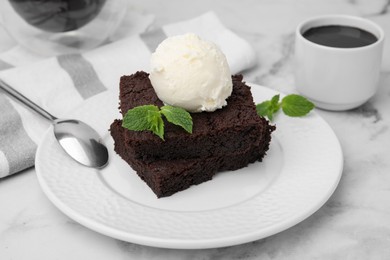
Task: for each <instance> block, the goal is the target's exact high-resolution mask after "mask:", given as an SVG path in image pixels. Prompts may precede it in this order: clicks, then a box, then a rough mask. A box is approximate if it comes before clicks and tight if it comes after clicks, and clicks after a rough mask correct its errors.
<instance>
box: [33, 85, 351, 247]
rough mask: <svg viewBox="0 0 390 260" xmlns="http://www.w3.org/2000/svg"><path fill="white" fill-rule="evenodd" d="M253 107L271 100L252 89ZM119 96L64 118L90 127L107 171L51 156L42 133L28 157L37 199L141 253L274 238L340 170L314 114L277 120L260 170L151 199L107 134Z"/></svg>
mask: <svg viewBox="0 0 390 260" xmlns="http://www.w3.org/2000/svg"><path fill="white" fill-rule="evenodd" d="M252 86H253V87H252V93H253V96H254V99H255V101H256V102H261V101H263V100H265V99H269V98H271V97H272V96H273V95H274V94H276V92H274V91H272V90H270V89H267V88H264V87H261V86H257V85H254V84H252ZM117 107H118V95H117V94H115V93H111V92H105V93H101V94H99V95H98V96H96V97H94V98H91V99H90V100H88V101H86V102H85V103H84V104H83V105H82V106H81V107H79V108H78V109H76V110H75V111H74V112H73V113H71V114H70V115H69V118H72V117H74V118H78V119H81V120H84V121H85V122H87V123H89V124H91V125H92V126H93V127H94V128H95V129H97V130H98V132H99V133H100V134H101V135H102V136H103V139H104V142H105V143H106V144H107V146H108V148H109V151H110V162H109V166H108V167H106V168H104V169H102V170H95V169H91V168H86V167H83V166H80V165H79V164H77V163H76V162H74V161H73V160H72V159H70V158H69V157H68V156H67V155H66V154H65V153H64V151H63V150H62V149H61V148H60V147H59V145H58V144H57V143H56V141H55V139H54V135H53V134H52V131H51V129H50V130H49V131H48V132H47V133H46V134H45V136H44V138H43V141H42V143H41V144H40V146H39V148H38V152H37V155H36V171H37V175H38V179H39V182H40V184H41V186H42V189H43V191H44V192H45V193H46V195H47V196H48V198H49V199H50V200H51V201H52V202H53V203H54V204H55V205H56V206H57V207H58V208H59V209H60V210H61V211H63V212H64V213H65V214H66V215H68V216H69V217H70V218H72V219H74V220H75V221H77V222H79V223H81V224H82V225H84V226H86V227H88V228H90V229H92V230H95V231H97V232H100V233H102V234H105V235H108V236H111V237H114V238H117V239H121V240H124V241H128V242H133V243H138V244H142V245H148V246H155V247H166V248H186V249H195V248H212V247H223V246H230V245H236V244H241V243H245V242H249V241H253V240H257V239H260V238H264V237H267V236H270V235H272V234H275V233H278V232H280V231H283V230H285V229H287V228H289V227H291V226H293V225H295V224H297V223H299V222H300V221H302V220H304V219H305V218H307V217H308V216H310V215H311V214H312V213H314V212H315V211H316V210H318V209H319V208H320V207H321V206H322V205H323V204H324V203H325V202H326V201H327V200H328V198H329V197H330V195H331V194H332V193H333V191H334V190H335V188H336V186H337V184H338V182H339V179H340V176H341V173H342V168H343V157H342V151H341V148H340V145H339V142H338V140H337V138H336V136H335V134H334V133H333V131H332V130H331V128H330V127H329V126H328V124H327V123H326V122H325V121H324V120H323V119H322V118H321V117H320V116H318V115H317V114H316V113H315V112H312V113H310V114H309V115H308V116H306V117H304V118H288V117H286V116H284V115H283V114H278V116H277V120H276V121H275V124H276V126H277V129H276V131H275V132H274V133H273V137H272V142H271V146H270V150H269V152H268V155H267V156H266V157H265V158H264V161H263V162H261V163H254V164H251V165H250V166H249V167H246V168H243V169H240V170H237V171H232V172H223V173H219V174H217V175H216V176H215V177H214V179H213V180H212V181H209V182H206V183H203V184H200V185H197V186H192V187H190V188H189V189H187V190H185V191H182V192H178V193H176V194H174V195H172V196H170V197H166V198H161V199H157V198H156V196H155V195H154V193H153V192H152V191H151V190H150V189H149V188H148V187H147V185H146V184H145V183H144V182H143V181H142V180H141V179H140V178H138V176H137V175H136V174H135V173H134V172H133V170H132V169H131V168H130V167H129V166H128V165H127V164H126V163H125V162H124V161H122V160H121V159H120V158H119V156H118V155H116V154H115V152H114V151H113V141H112V139H111V136H110V135H109V132H108V130H107V129H108V128H109V125H110V123H111V122H112V121H113V120H114V119H115V118H120V115H119V112H118V109H117Z"/></svg>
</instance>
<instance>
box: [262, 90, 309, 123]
mask: <svg viewBox="0 0 390 260" xmlns="http://www.w3.org/2000/svg"><path fill="white" fill-rule="evenodd" d="M280 108H282V111H283V113H284V114H286V115H287V116H291V117H302V116H305V115H307V114H308V113H309V112H310V111H311V110H312V109H313V108H314V104H313V103H312V102H310V101H309V100H307V99H306V98H305V97H303V96H300V95H297V94H290V95H287V96H285V97H284V98H282V100H280V95H275V96H273V97H272V98H271V100H267V101H264V102H262V103H260V104H257V105H256V111H257V114H258V115H259V116H263V117H268V119H269V120H271V121H272V120H273V118H274V115H275V114H276V113H277V112H278V111H279V110H280Z"/></svg>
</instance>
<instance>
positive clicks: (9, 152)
mask: <svg viewBox="0 0 390 260" xmlns="http://www.w3.org/2000/svg"><path fill="white" fill-rule="evenodd" d="M0 111H1V116H0V150H1V151H2V152H3V153H4V155H5V157H6V158H7V161H8V164H9V175H11V174H14V173H17V172H19V171H21V170H24V169H27V168H29V167H31V166H33V165H34V158H35V151H36V149H37V145H36V144H35V143H34V141H33V140H32V139H31V138H30V136H28V134H27V132H26V131H25V129H24V127H23V123H22V119H21V117H20V115H19V113H18V112H17V111H16V110H15V108H14V107H13V106H12V104H11V102H10V101H9V100H8V99H7V98H6V97H5V95H4V94H3V93H0Z"/></svg>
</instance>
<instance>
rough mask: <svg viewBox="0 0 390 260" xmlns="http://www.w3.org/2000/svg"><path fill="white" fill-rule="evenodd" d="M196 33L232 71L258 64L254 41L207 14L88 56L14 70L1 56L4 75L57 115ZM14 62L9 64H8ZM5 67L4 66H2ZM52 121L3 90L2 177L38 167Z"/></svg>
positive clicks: (0, 101) (1, 74) (1, 75)
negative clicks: (176, 39) (168, 41)
mask: <svg viewBox="0 0 390 260" xmlns="http://www.w3.org/2000/svg"><path fill="white" fill-rule="evenodd" d="M188 32H193V33H195V34H198V35H199V36H200V37H202V38H204V39H207V40H210V41H213V42H215V43H216V44H217V45H219V46H220V48H221V49H222V51H223V52H224V53H225V55H226V57H227V59H228V62H229V65H230V67H231V71H232V73H233V74H235V73H238V72H240V71H242V70H245V69H247V68H250V67H252V66H253V65H254V64H255V61H256V57H255V52H254V50H253V48H252V47H251V45H250V44H249V43H248V42H246V41H244V40H243V39H242V38H240V37H238V36H237V35H236V34H234V33H233V32H232V31H230V30H229V29H227V28H225V27H224V25H223V24H222V23H221V22H220V21H219V19H218V18H217V16H216V15H215V14H214V13H212V12H209V13H206V14H204V15H201V16H200V17H197V18H194V19H191V20H187V21H183V22H178V23H174V24H169V25H165V26H163V27H162V28H158V29H155V30H152V31H148V32H145V33H142V34H139V35H134V36H130V37H127V38H125V39H123V40H120V41H116V42H113V43H110V44H107V45H104V46H102V47H100V48H97V49H94V50H91V51H89V52H86V53H83V54H69V55H61V56H57V57H51V58H48V59H45V60H41V61H38V62H34V63H32V64H31V63H30V64H27V65H22V66H18V67H15V68H9V67H12V66H11V65H9V64H8V62H6V61H4V60H3V61H2V60H1V55H0V68H3V69H4V68H8V69H5V70H3V71H1V72H0V79H2V80H3V81H5V82H7V83H8V84H9V85H11V86H13V87H14V88H15V89H17V90H18V91H20V92H21V93H23V94H24V95H25V96H26V97H28V98H30V99H31V100H32V101H34V102H36V103H37V104H38V105H39V106H41V107H43V108H44V109H46V110H47V111H49V112H50V113H52V114H53V115H55V116H56V117H60V118H61V117H65V116H66V114H67V112H68V111H69V110H71V109H72V108H75V107H77V106H78V105H80V104H81V103H82V102H83V101H84V100H85V99H88V98H90V97H92V96H94V95H96V94H98V93H101V92H103V91H106V90H110V89H111V90H115V91H117V89H118V87H119V86H118V85H119V78H120V76H122V75H129V74H132V73H134V72H136V71H138V70H144V71H149V60H150V54H151V53H152V52H153V51H154V50H155V48H156V47H157V45H158V44H159V43H160V42H161V41H162V40H164V39H165V38H166V37H168V36H173V35H178V34H184V33H188ZM7 65H9V66H7ZM1 66H2V67H1ZM48 126H49V122H47V121H46V120H45V119H43V118H41V117H40V116H38V115H36V114H35V113H33V112H31V111H29V110H28V109H26V108H25V107H24V106H23V105H20V104H19V103H17V102H16V101H14V100H12V99H10V98H8V97H7V96H6V95H5V94H3V93H1V92H0V178H1V177H5V176H8V175H11V174H14V173H17V172H19V171H22V170H23V169H26V168H28V167H31V166H33V165H34V157H35V151H36V148H37V145H38V144H39V142H40V140H41V138H42V135H43V133H44V132H45V131H46V129H47V128H48Z"/></svg>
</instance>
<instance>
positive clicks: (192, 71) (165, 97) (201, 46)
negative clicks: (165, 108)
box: [149, 34, 233, 112]
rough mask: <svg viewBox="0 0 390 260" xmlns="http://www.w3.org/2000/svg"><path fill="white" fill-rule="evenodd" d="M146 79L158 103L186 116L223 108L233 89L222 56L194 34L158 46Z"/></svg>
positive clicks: (171, 39) (181, 36)
mask: <svg viewBox="0 0 390 260" xmlns="http://www.w3.org/2000/svg"><path fill="white" fill-rule="evenodd" d="M149 78H150V81H151V83H152V85H153V88H154V90H155V92H156V94H157V96H158V97H159V99H160V100H162V101H163V102H164V103H165V104H168V105H172V106H177V107H181V108H184V109H185V110H187V111H189V112H201V111H210V112H211V111H215V110H216V109H219V108H222V107H223V106H225V105H226V99H227V98H228V97H229V96H230V95H231V93H232V86H233V84H232V78H231V73H230V68H229V65H228V63H227V60H226V57H225V55H224V54H223V53H222V51H221V50H220V49H219V48H218V47H217V46H216V45H215V44H214V43H211V42H207V41H205V40H202V39H201V38H199V37H198V36H197V35H195V34H185V35H179V36H174V37H170V38H167V39H166V40H164V41H163V42H161V43H160V45H159V46H158V47H157V49H156V51H155V52H154V53H153V54H152V58H151V71H150V76H149Z"/></svg>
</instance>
